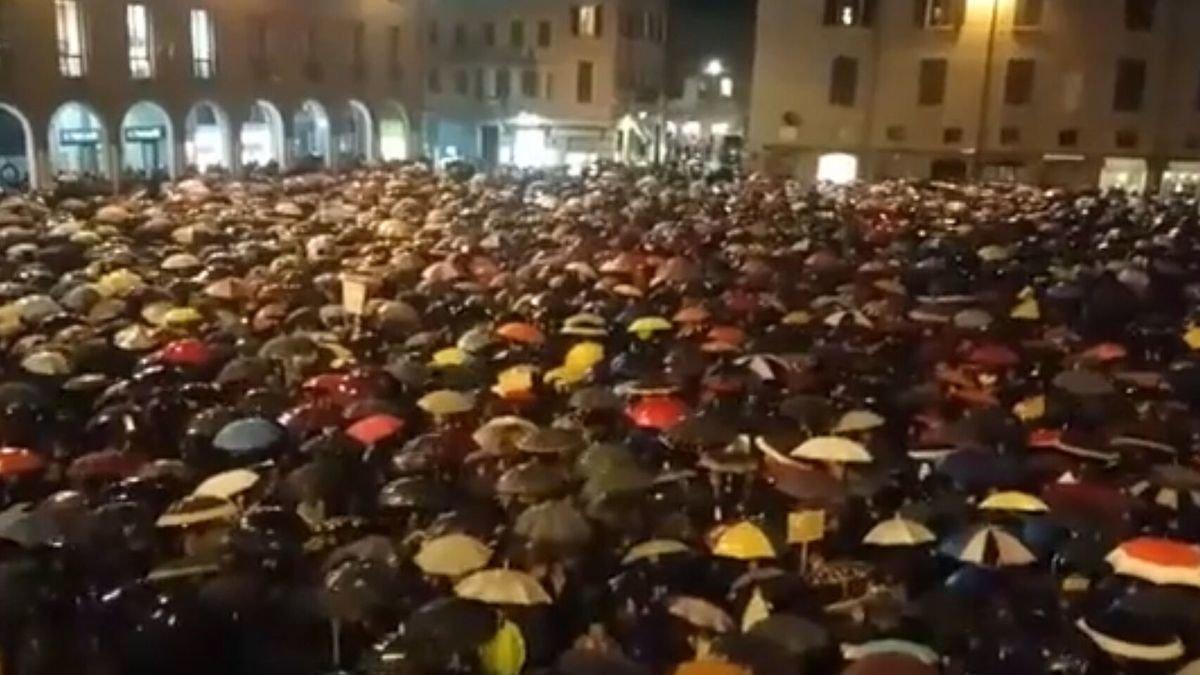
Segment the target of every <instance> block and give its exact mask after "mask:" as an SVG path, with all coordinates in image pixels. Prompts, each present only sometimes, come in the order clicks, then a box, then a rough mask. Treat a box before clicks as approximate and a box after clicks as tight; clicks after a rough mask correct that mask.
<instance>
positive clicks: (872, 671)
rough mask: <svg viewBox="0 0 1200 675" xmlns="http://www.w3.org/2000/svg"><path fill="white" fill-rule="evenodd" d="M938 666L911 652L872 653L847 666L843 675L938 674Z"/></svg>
mask: <svg viewBox="0 0 1200 675" xmlns="http://www.w3.org/2000/svg"><path fill="white" fill-rule="evenodd" d="M937 672H938V669H937V667H936V666H934V665H932V664H930V663H926V662H924V661H922V660H921V659H918V658H916V657H915V656H912V655H910V654H870V655H868V656H864V657H862V658H861V659H858V660H856V661H855V662H854V663H852V664H850V665H849V666H847V667H846V669H845V670H843V671H842V675H937Z"/></svg>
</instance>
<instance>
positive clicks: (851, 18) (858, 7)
mask: <svg viewBox="0 0 1200 675" xmlns="http://www.w3.org/2000/svg"><path fill="white" fill-rule="evenodd" d="M875 2H876V0H825V14H824V20H823V23H824V24H825V25H826V26H870V25H871V19H872V18H873V15H874V14H875Z"/></svg>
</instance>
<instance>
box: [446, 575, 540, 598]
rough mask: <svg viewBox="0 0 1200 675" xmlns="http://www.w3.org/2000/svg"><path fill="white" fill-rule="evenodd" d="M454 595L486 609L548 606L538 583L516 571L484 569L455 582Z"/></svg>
mask: <svg viewBox="0 0 1200 675" xmlns="http://www.w3.org/2000/svg"><path fill="white" fill-rule="evenodd" d="M454 593H455V595H457V596H458V597H460V598H466V599H468V600H478V601H479V602H484V603H487V604H489V605H548V604H550V603H551V602H553V601H552V600H551V599H550V594H549V593H547V592H546V589H544V588H542V585H541V584H540V583H539V582H538V580H537V579H535V578H533V577H532V576H530V575H528V574H526V573H525V572H521V571H518V570H510V569H502V568H496V569H487V570H480V571H478V572H475V573H474V574H472V575H471V576H469V577H467V578H466V579H463V580H462V581H460V582H458V584H457V585H455V587H454Z"/></svg>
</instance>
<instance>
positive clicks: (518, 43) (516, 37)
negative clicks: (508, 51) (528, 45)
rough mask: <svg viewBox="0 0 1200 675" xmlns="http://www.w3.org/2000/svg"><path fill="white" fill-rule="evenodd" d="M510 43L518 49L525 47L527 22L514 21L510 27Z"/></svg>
mask: <svg viewBox="0 0 1200 675" xmlns="http://www.w3.org/2000/svg"><path fill="white" fill-rule="evenodd" d="M508 43H509V44H510V45H512V46H513V47H514V48H516V49H520V48H522V47H524V46H525V22H524V21H520V20H517V21H513V22H512V23H511V24H509V26H508Z"/></svg>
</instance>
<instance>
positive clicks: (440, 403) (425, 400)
mask: <svg viewBox="0 0 1200 675" xmlns="http://www.w3.org/2000/svg"><path fill="white" fill-rule="evenodd" d="M417 405H418V406H419V407H420V408H421V410H424V411H425V412H427V413H429V414H431V415H435V416H438V417H443V416H445V415H459V414H462V413H465V412H470V411H471V410H473V409H474V408H475V398H474V397H473V396H471V395H470V394H467V393H464V392H461V391H454V390H452V389H439V390H437V391H433V392H430V393H428V394H425V395H424V396H422V397H421V400H419V401H417Z"/></svg>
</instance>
